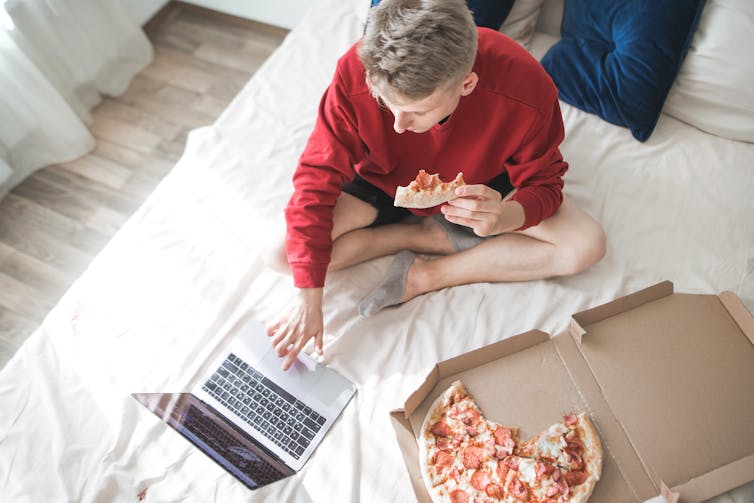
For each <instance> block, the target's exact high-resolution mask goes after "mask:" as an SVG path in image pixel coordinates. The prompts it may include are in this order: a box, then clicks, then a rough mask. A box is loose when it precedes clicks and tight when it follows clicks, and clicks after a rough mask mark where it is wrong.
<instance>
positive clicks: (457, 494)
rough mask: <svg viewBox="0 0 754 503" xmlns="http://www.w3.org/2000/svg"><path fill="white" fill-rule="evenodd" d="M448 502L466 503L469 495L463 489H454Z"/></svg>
mask: <svg viewBox="0 0 754 503" xmlns="http://www.w3.org/2000/svg"><path fill="white" fill-rule="evenodd" d="M450 501H452V502H453V503H468V501H469V495H468V494H466V491H464V490H463V489H456V490H455V491H453V492H452V493H450Z"/></svg>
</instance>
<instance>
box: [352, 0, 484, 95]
mask: <svg viewBox="0 0 754 503" xmlns="http://www.w3.org/2000/svg"><path fill="white" fill-rule="evenodd" d="M476 49H477V32H476V26H475V24H474V18H473V17H472V14H471V12H470V11H469V9H468V7H467V6H466V3H465V2H464V0H383V1H382V2H381V3H380V4H379V5H378V6H377V7H375V8H373V9H372V10H371V12H370V14H369V22H368V24H367V30H366V34H365V35H364V38H363V39H362V40H361V42H360V44H359V47H358V54H359V59H361V62H362V64H363V65H364V68H365V69H366V75H367V83H368V85H369V88H370V89H371V91H372V94H373V95H374V96H376V97H378V98H379V97H385V98H392V97H395V96H399V97H405V98H409V99H421V98H425V97H427V96H429V95H430V94H432V93H433V92H434V91H435V90H437V89H439V88H440V87H442V86H445V85H447V86H451V85H455V84H456V83H460V82H461V81H462V80H463V78H464V77H466V75H468V73H469V72H470V71H471V68H472V66H473V65H474V60H475V59H476Z"/></svg>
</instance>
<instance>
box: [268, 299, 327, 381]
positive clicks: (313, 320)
mask: <svg viewBox="0 0 754 503" xmlns="http://www.w3.org/2000/svg"><path fill="white" fill-rule="evenodd" d="M323 331H324V326H323V321H322V288H299V289H298V292H297V295H296V300H295V302H294V304H293V306H292V307H291V309H290V311H289V312H288V314H287V315H286V316H285V317H284V318H283V319H281V320H280V321H278V322H277V323H275V324H274V325H272V326H270V327H268V328H267V335H269V336H270V337H271V338H272V345H273V347H274V348H275V351H276V352H277V354H278V356H280V357H285V358H284V360H283V370H288V369H289V368H290V367H291V365H293V361H294V360H295V359H296V356H298V354H299V353H300V352H301V350H302V349H303V348H304V346H305V345H306V343H307V342H309V339H311V338H312V337H314V347H315V349H316V350H317V353H318V354H320V355H321V354H322V334H323Z"/></svg>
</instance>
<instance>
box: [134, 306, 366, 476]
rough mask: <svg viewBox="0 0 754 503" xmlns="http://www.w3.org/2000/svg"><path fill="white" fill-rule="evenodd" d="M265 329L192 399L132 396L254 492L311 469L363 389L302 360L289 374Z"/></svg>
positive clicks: (221, 362) (240, 338)
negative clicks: (315, 455) (321, 447)
mask: <svg viewBox="0 0 754 503" xmlns="http://www.w3.org/2000/svg"><path fill="white" fill-rule="evenodd" d="M281 364H282V363H281V359H280V357H278V356H277V354H276V353H275V350H274V348H273V347H272V345H271V344H270V340H269V337H268V336H267V333H266V330H265V328H264V326H263V325H262V324H261V323H260V322H258V321H255V320H250V321H248V322H247V323H246V324H244V325H243V326H242V329H241V330H240V331H239V333H238V334H236V335H235V336H234V338H233V340H232V341H231V342H230V344H229V345H228V347H227V348H226V349H224V351H223V353H222V354H221V355H220V356H219V357H218V358H217V360H216V361H215V362H213V364H212V365H210V367H209V370H208V371H207V373H206V375H204V376H203V377H202V378H201V379H200V380H199V381H198V383H197V385H196V386H195V388H194V389H192V390H191V392H190V393H133V394H132V395H131V396H132V397H134V398H135V399H136V400H138V401H139V402H140V403H141V404H142V405H144V406H145V407H146V408H147V409H149V410H150V411H152V412H153V413H154V414H155V415H157V416H158V417H159V418H160V419H162V420H163V421H164V422H166V423H167V424H168V425H170V427H172V428H173V429H174V430H176V431H177V432H178V433H180V434H181V435H183V436H184V437H185V438H187V439H188V440H189V441H190V442H191V443H192V444H194V445H195V446H196V447H197V448H199V449H200V450H201V451H202V452H204V453H205V454H206V455H207V456H209V457H210V458H212V459H213V460H214V461H215V462H217V463H218V464H219V465H220V466H222V467H223V468H224V469H225V470H226V471H228V472H229V473H230V474H231V475H233V476H234V477H236V478H237V479H238V480H239V481H240V482H242V483H243V484H245V485H246V486H247V487H249V488H250V489H256V488H258V487H262V486H264V485H267V484H270V483H272V482H275V481H277V480H280V479H283V478H285V477H288V476H290V475H293V474H294V473H296V472H297V471H299V470H300V469H301V468H303V466H304V464H306V461H307V460H308V459H309V458H310V457H311V455H312V453H314V450H315V449H316V448H317V446H318V445H319V444H320V443H321V442H322V440H323V439H324V437H325V435H326V434H327V432H328V431H329V430H330V428H331V427H332V425H333V423H334V422H335V420H336V419H337V418H338V416H339V415H340V413H341V412H342V411H343V409H345V407H346V405H347V404H348V402H349V401H350V400H351V397H353V395H354V393H355V392H356V386H355V385H354V384H353V383H351V382H350V381H348V380H347V379H346V378H344V377H343V376H341V375H340V374H338V373H337V372H335V371H333V370H331V369H329V368H327V367H325V366H324V365H321V364H319V363H318V362H316V361H315V360H314V359H313V358H312V357H310V356H309V355H307V354H305V353H303V352H302V353H300V354H299V356H298V357H297V359H296V360H295V361H294V363H293V365H292V366H291V367H290V368H289V369H288V370H287V371H283V370H282V369H281Z"/></svg>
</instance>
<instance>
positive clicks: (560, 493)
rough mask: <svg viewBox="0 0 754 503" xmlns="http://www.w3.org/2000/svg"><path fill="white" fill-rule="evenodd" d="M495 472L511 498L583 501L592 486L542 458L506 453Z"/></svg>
mask: <svg viewBox="0 0 754 503" xmlns="http://www.w3.org/2000/svg"><path fill="white" fill-rule="evenodd" d="M497 472H498V473H497V475H498V477H499V478H500V480H502V481H503V482H502V486H503V491H504V494H506V495H508V496H509V497H510V498H512V499H513V501H525V502H527V503H529V502H537V503H584V502H585V501H587V500H588V499H589V496H590V495H591V494H592V489H593V488H594V484H591V485H590V484H589V481H588V480H586V479H585V480H574V479H572V478H571V477H570V476H569V474H570V473H571V472H570V471H568V470H567V469H565V468H562V467H560V466H557V465H555V464H552V463H549V462H547V461H544V460H542V459H535V458H524V457H520V456H508V457H507V458H505V459H503V460H501V461H500V462H499V465H498V469H497ZM594 483H596V481H594Z"/></svg>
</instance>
